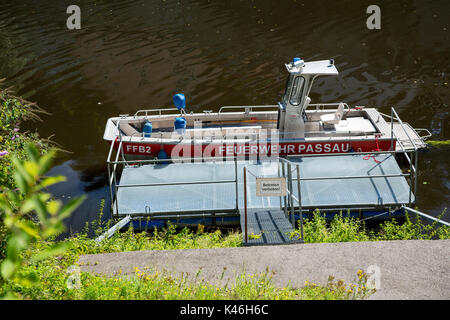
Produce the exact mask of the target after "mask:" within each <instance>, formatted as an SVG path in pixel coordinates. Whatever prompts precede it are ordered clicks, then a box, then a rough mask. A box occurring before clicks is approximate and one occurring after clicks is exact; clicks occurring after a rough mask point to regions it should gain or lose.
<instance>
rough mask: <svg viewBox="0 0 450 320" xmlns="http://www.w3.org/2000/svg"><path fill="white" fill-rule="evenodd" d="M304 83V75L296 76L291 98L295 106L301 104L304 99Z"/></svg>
mask: <svg viewBox="0 0 450 320" xmlns="http://www.w3.org/2000/svg"><path fill="white" fill-rule="evenodd" d="M304 83H305V78H303V77H296V78H295V80H294V84H293V85H292V91H291V100H290V103H291V104H292V105H293V106H298V105H299V104H300V102H301V101H302V92H303V85H304Z"/></svg>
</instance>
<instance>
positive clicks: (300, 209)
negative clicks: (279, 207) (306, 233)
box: [297, 164, 304, 241]
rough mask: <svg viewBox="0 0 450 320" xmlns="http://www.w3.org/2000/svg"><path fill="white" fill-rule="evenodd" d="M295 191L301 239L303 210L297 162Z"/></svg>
mask: <svg viewBox="0 0 450 320" xmlns="http://www.w3.org/2000/svg"><path fill="white" fill-rule="evenodd" d="M297 191H298V212H299V216H300V235H301V238H302V241H304V240H303V212H302V211H303V210H302V194H301V191H300V166H299V165H298V164H297Z"/></svg>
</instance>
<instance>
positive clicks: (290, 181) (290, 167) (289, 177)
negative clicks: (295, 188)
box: [288, 161, 295, 228]
mask: <svg viewBox="0 0 450 320" xmlns="http://www.w3.org/2000/svg"><path fill="white" fill-rule="evenodd" d="M288 183H289V186H288V190H289V204H290V207H291V209H290V215H291V224H292V226H293V227H294V228H295V215H294V201H293V199H292V166H291V162H290V161H289V162H288Z"/></svg>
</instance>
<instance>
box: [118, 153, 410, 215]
mask: <svg viewBox="0 0 450 320" xmlns="http://www.w3.org/2000/svg"><path fill="white" fill-rule="evenodd" d="M376 159H377V161H379V163H377V162H375V161H374V159H373V158H369V159H368V160H364V157H363V156H360V155H351V154H349V155H346V156H328V157H312V158H301V159H299V158H291V159H289V160H291V161H292V162H293V164H294V166H295V165H296V164H297V163H298V164H299V166H300V177H301V178H302V179H303V178H305V179H308V178H312V177H323V179H320V180H302V181H301V198H302V199H301V200H302V207H303V208H304V209H305V210H306V209H312V210H314V209H316V208H319V209H321V208H352V207H370V208H374V207H388V206H400V205H403V204H408V203H409V202H410V199H409V195H410V188H409V185H408V183H407V181H406V179H405V177H402V176H397V177H395V176H394V177H392V176H391V177H373V178H372V177H371V176H379V175H396V174H401V169H400V168H399V166H398V164H397V162H396V160H395V158H394V156H393V155H387V154H379V155H377V156H376ZM244 166H247V168H248V170H249V171H251V172H252V173H254V174H255V175H257V176H259V177H275V176H277V175H278V174H279V166H280V164H279V162H278V161H272V162H261V163H258V162H255V161H245V162H244V161H239V162H238V163H237V174H238V183H237V188H238V193H239V195H238V199H237V200H238V201H237V204H238V208H236V184H235V183H234V182H229V183H220V184H192V182H196V181H219V180H229V181H231V180H234V179H235V167H234V163H233V162H224V163H214V162H209V163H208V162H204V163H176V164H168V165H143V166H139V167H132V166H127V167H125V168H124V170H123V173H122V177H121V179H120V183H119V185H118V187H119V189H118V191H117V203H116V202H115V203H114V206H113V210H114V214H115V215H118V216H125V215H137V216H139V215H145V214H148V213H152V214H156V213H164V214H165V213H179V214H180V215H183V214H186V213H205V212H231V211H234V212H235V213H236V214H237V213H238V210H242V209H243V208H244V202H243V173H242V172H243V167H244ZM358 175H362V176H366V177H368V178H352V179H328V178H330V177H339V176H358ZM296 178H297V173H296V172H293V179H296ZM247 179H248V181H247V193H248V199H247V206H248V208H249V209H253V210H257V209H258V210H259V209H266V210H273V209H278V210H279V209H280V198H279V197H257V196H256V194H255V193H256V191H255V190H256V181H255V178H254V177H253V176H249V177H248V178H247ZM176 182H186V183H185V184H181V185H170V183H176ZM151 183H165V184H166V185H159V186H145V184H151ZM127 184H136V187H122V186H125V185H127ZM297 192H298V191H297V184H296V183H294V185H293V194H294V195H297ZM411 196H412V198H411V201H412V202H414V195H413V194H412V195H411Z"/></svg>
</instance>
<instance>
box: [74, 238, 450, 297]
mask: <svg viewBox="0 0 450 320" xmlns="http://www.w3.org/2000/svg"><path fill="white" fill-rule="evenodd" d="M78 262H79V264H80V266H81V270H82V271H83V272H89V273H93V274H101V275H103V276H110V277H117V276H118V275H119V274H120V275H121V276H125V275H134V274H135V272H136V270H141V272H143V273H144V274H145V272H150V270H151V272H152V273H154V272H160V273H161V272H162V273H164V272H166V273H168V274H171V275H173V276H174V277H181V276H182V274H191V275H196V274H197V279H198V280H199V281H205V282H206V283H209V284H212V285H214V286H217V287H220V288H222V287H224V286H225V285H226V284H227V283H230V282H233V279H235V278H236V277H239V276H240V275H241V274H247V275H250V276H251V275H254V274H264V272H266V271H267V270H268V271H269V273H270V275H271V280H272V283H273V285H274V286H275V287H278V288H287V287H289V288H296V289H298V288H302V287H305V284H308V283H315V284H317V285H319V286H323V287H326V286H327V279H329V277H330V276H332V277H334V278H335V279H339V280H341V281H343V282H344V283H356V282H357V281H358V276H357V274H356V270H363V271H366V273H367V274H370V272H373V274H372V275H371V277H373V278H374V279H375V278H376V279H375V280H376V281H375V282H376V283H375V285H376V286H377V288H376V292H375V293H373V294H372V295H370V296H369V297H368V298H369V299H389V300H390V299H408V300H409V299H421V300H422V299H439V300H441V299H443V300H447V299H450V275H449V273H448V266H449V265H450V240H434V241H430V240H428V241H427V240H425V241H423V240H409V241H401V240H400V241H399V240H397V241H376V242H346V243H315V244H295V245H284V246H267V247H251V248H250V247H244V248H218V249H189V250H163V251H154V250H153V251H152V250H151V251H132V252H120V253H119V252H118V253H109V254H95V255H83V256H81V257H80V260H79V261H78ZM369 282H370V279H369Z"/></svg>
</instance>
